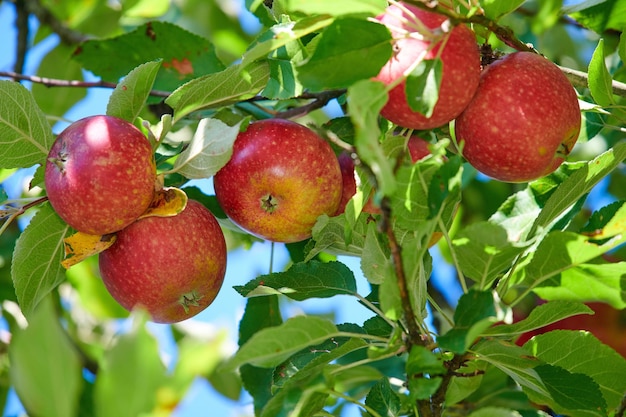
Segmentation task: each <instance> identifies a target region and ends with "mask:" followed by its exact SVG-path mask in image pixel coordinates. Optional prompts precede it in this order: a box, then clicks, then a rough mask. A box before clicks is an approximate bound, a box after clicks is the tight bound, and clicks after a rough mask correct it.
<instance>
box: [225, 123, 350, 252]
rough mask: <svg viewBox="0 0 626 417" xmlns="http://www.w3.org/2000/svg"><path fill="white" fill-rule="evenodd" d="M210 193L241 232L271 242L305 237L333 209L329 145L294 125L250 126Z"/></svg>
mask: <svg viewBox="0 0 626 417" xmlns="http://www.w3.org/2000/svg"><path fill="white" fill-rule="evenodd" d="M213 183H214V186H215V195H216V197H217V200H218V202H219V204H220V205H221V207H222V209H223V210H224V212H225V213H226V214H227V215H228V217H229V218H230V219H231V220H232V221H233V222H234V223H236V224H237V225H239V226H240V227H241V228H242V229H244V230H246V231H248V232H249V233H251V234H253V235H255V236H258V237H260V238H263V239H267V240H270V241H275V242H297V241H301V240H304V239H307V238H308V237H310V236H311V230H312V228H313V225H314V224H315V222H316V220H317V218H318V217H319V216H320V215H322V214H328V215H333V214H334V213H335V211H336V210H337V207H338V206H339V201H340V199H341V191H342V177H341V170H340V168H339V163H338V162H337V157H336V156H335V153H334V152H333V150H332V148H331V147H330V145H329V144H328V143H327V142H325V141H324V140H323V139H322V138H320V137H319V136H318V135H317V134H315V133H314V132H313V131H312V130H311V129H309V128H307V127H304V126H302V125H300V124H298V123H295V122H292V121H288V120H282V119H267V120H261V121H257V122H252V123H251V124H250V125H249V126H248V129H247V130H246V131H245V132H242V133H240V134H239V135H238V137H237V139H236V140H235V144H234V147H233V155H232V157H231V159H230V161H229V162H228V163H227V164H226V165H225V166H224V167H223V168H222V169H221V170H220V171H218V173H217V174H216V175H215V176H214V178H213Z"/></svg>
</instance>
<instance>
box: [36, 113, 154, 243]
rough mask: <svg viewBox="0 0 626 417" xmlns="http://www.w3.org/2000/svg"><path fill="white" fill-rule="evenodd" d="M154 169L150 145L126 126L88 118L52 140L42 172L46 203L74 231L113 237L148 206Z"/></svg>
mask: <svg viewBox="0 0 626 417" xmlns="http://www.w3.org/2000/svg"><path fill="white" fill-rule="evenodd" d="M155 181H156V169H155V162H154V156H153V152H152V147H151V146H150V142H148V139H147V138H146V137H145V136H144V134H143V133H141V131H139V130H138V129H137V128H136V127H135V126H133V125H132V124H131V123H129V122H127V121H125V120H122V119H118V118H116V117H111V116H90V117H86V118H84V119H81V120H78V121H77V122H74V123H72V124H71V125H69V126H68V127H67V128H66V129H65V130H63V132H61V134H59V135H58V136H57V138H56V139H55V141H54V143H53V144H52V147H51V149H50V152H49V153H48V159H47V163H46V169H45V185H46V191H47V194H48V199H49V200H50V204H51V205H52V207H53V208H54V210H55V211H56V212H57V213H58V214H59V216H60V217H61V218H62V219H63V220H64V221H65V222H66V223H67V224H69V225H70V226H71V227H73V228H74V229H76V230H78V231H80V232H84V233H88V234H92V235H104V234H108V233H113V232H116V231H118V230H121V229H122V228H124V227H126V226H127V225H129V224H130V223H132V222H133V221H135V220H136V219H137V218H138V217H139V216H140V215H141V214H142V213H143V212H144V211H145V210H146V209H147V208H148V206H149V205H150V202H151V201H152V197H153V195H154V183H155Z"/></svg>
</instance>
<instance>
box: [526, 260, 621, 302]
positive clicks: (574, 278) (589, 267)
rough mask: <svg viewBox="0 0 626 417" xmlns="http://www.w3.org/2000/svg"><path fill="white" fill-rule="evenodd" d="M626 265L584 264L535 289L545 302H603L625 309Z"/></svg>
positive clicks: (618, 263) (619, 263)
mask: <svg viewBox="0 0 626 417" xmlns="http://www.w3.org/2000/svg"><path fill="white" fill-rule="evenodd" d="M625 277H626V262H617V263H601V264H595V263H592V264H582V265H579V266H576V267H573V268H570V269H568V270H566V271H563V272H562V273H560V274H559V275H556V276H555V277H554V279H550V280H547V281H545V282H544V283H542V284H541V286H539V287H537V288H534V289H533V291H534V292H535V293H536V294H537V295H538V296H540V297H541V298H543V299H545V300H577V301H601V302H605V303H607V304H610V305H612V306H613V307H615V308H617V309H623V308H626V285H625V284H626V278H625Z"/></svg>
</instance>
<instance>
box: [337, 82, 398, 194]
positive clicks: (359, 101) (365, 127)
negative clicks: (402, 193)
mask: <svg viewBox="0 0 626 417" xmlns="http://www.w3.org/2000/svg"><path fill="white" fill-rule="evenodd" d="M348 98H349V100H348V113H349V114H350V119H351V120H352V123H353V124H354V130H355V142H354V143H355V146H356V148H357V152H358V154H359V156H360V158H361V160H362V161H363V162H365V163H366V164H367V165H369V167H370V168H371V169H372V171H373V172H374V175H376V179H377V181H378V184H377V185H378V191H379V192H381V193H382V194H383V195H391V194H393V192H394V191H395V189H396V184H395V180H394V175H393V167H392V164H391V161H389V159H388V158H387V157H386V155H385V153H384V152H383V150H382V148H381V146H380V143H379V139H380V128H379V127H378V115H379V114H380V110H381V109H382V108H383V106H384V105H385V103H386V102H387V99H388V95H387V91H386V88H385V86H384V85H383V84H382V83H380V82H374V81H369V80H362V81H358V82H357V83H355V84H353V85H351V86H350V87H349V88H348Z"/></svg>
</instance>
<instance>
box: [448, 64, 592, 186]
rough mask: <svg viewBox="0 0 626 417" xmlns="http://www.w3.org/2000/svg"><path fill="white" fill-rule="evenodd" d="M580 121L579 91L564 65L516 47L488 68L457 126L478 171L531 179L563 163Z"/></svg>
mask: <svg viewBox="0 0 626 417" xmlns="http://www.w3.org/2000/svg"><path fill="white" fill-rule="evenodd" d="M580 123H581V116H580V108H579V105H578V98H577V96H576V92H575V90H574V88H573V87H572V85H571V84H570V82H569V81H568V80H567V78H566V77H565V75H563V73H562V72H561V71H560V70H559V68H558V67H557V66H556V65H554V64H553V63H552V62H550V61H549V60H547V59H546V58H544V57H542V56H540V55H537V54H534V53H530V52H516V53H513V54H510V55H507V56H505V57H504V58H502V59H500V60H498V61H496V62H494V63H492V64H491V65H489V66H488V67H487V68H486V69H485V71H484V73H483V75H482V77H481V81H480V85H479V87H478V90H477V92H476V95H475V96H474V98H473V99H472V102H471V103H470V104H469V106H468V107H467V108H466V109H465V111H464V112H463V113H462V114H461V115H460V116H459V117H458V118H457V120H456V123H455V130H456V138H457V141H458V142H459V144H460V145H461V146H462V150H463V156H464V157H465V158H466V159H467V161H468V162H469V163H470V164H471V165H472V166H474V167H475V168H476V169H477V170H478V171H480V172H482V173H484V174H486V175H488V176H490V177H492V178H495V179H497V180H500V181H508V182H525V181H531V180H534V179H537V178H539V177H543V176H545V175H547V174H550V173H551V172H553V171H554V170H555V169H556V168H558V166H559V165H560V164H561V163H562V162H563V160H564V158H565V157H566V156H567V155H568V154H569V152H570V151H571V150H572V148H573V147H574V144H575V143H576V140H577V138H578V133H579V131H580Z"/></svg>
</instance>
